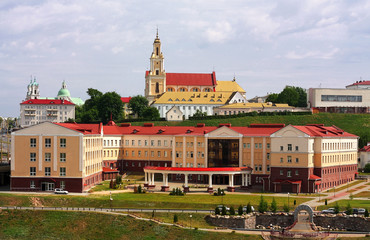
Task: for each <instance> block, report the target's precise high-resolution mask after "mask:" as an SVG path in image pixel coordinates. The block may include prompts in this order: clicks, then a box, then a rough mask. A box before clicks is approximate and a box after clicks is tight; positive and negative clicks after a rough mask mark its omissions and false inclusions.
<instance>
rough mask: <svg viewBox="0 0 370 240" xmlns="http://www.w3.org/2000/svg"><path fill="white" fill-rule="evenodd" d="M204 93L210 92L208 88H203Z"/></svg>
mask: <svg viewBox="0 0 370 240" xmlns="http://www.w3.org/2000/svg"><path fill="white" fill-rule="evenodd" d="M203 91H204V92H211V89H210V88H205V89H203Z"/></svg>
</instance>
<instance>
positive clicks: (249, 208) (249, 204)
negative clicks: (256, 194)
mask: <svg viewBox="0 0 370 240" xmlns="http://www.w3.org/2000/svg"><path fill="white" fill-rule="evenodd" d="M251 212H252V205H251V203H250V202H248V204H247V213H251Z"/></svg>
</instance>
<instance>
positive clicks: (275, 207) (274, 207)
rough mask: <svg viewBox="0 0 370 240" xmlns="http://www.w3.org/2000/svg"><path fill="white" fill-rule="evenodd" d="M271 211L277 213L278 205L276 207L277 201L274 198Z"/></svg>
mask: <svg viewBox="0 0 370 240" xmlns="http://www.w3.org/2000/svg"><path fill="white" fill-rule="evenodd" d="M270 210H271V212H274V213H275V212H276V210H277V205H276V201H275V198H272V202H271V206H270Z"/></svg>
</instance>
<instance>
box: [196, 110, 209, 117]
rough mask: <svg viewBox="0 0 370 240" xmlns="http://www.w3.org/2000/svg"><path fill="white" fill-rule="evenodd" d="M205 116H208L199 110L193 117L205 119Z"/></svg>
mask: <svg viewBox="0 0 370 240" xmlns="http://www.w3.org/2000/svg"><path fill="white" fill-rule="evenodd" d="M205 116H207V113H206V112H202V111H200V110H199V109H197V111H196V112H195V113H194V114H193V117H205Z"/></svg>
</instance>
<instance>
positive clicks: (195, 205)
mask: <svg viewBox="0 0 370 240" xmlns="http://www.w3.org/2000/svg"><path fill="white" fill-rule="evenodd" d="M272 197H273V196H264V199H265V200H266V201H267V202H268V203H269V204H270V203H271V201H272ZM112 198H113V201H112V207H113V208H160V209H182V208H183V209H207V210H213V209H214V208H215V207H216V206H217V205H219V204H222V203H224V204H225V205H227V206H229V207H231V206H234V208H235V209H237V207H238V206H239V205H243V206H244V205H247V204H248V202H250V203H251V204H252V205H253V206H255V208H256V209H257V205H258V203H259V201H260V196H258V195H242V194H227V195H225V196H223V197H221V196H213V195H208V194H187V195H185V196H170V195H169V194H161V193H146V194H135V193H132V192H130V193H114V192H112ZM295 199H296V201H297V203H296V204H297V205H299V204H301V203H303V202H306V201H309V200H312V198H295V197H290V199H289V200H290V206H291V207H293V202H294V200H295ZM275 200H276V202H277V205H278V209H279V210H282V207H283V205H284V204H288V198H287V197H275ZM34 203H38V205H36V206H41V205H42V206H52V207H54V206H57V207H59V206H64V207H95V208H107V207H110V201H109V195H89V196H72V195H67V196H59V195H15V194H5V193H4V194H0V206H35V205H34Z"/></svg>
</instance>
